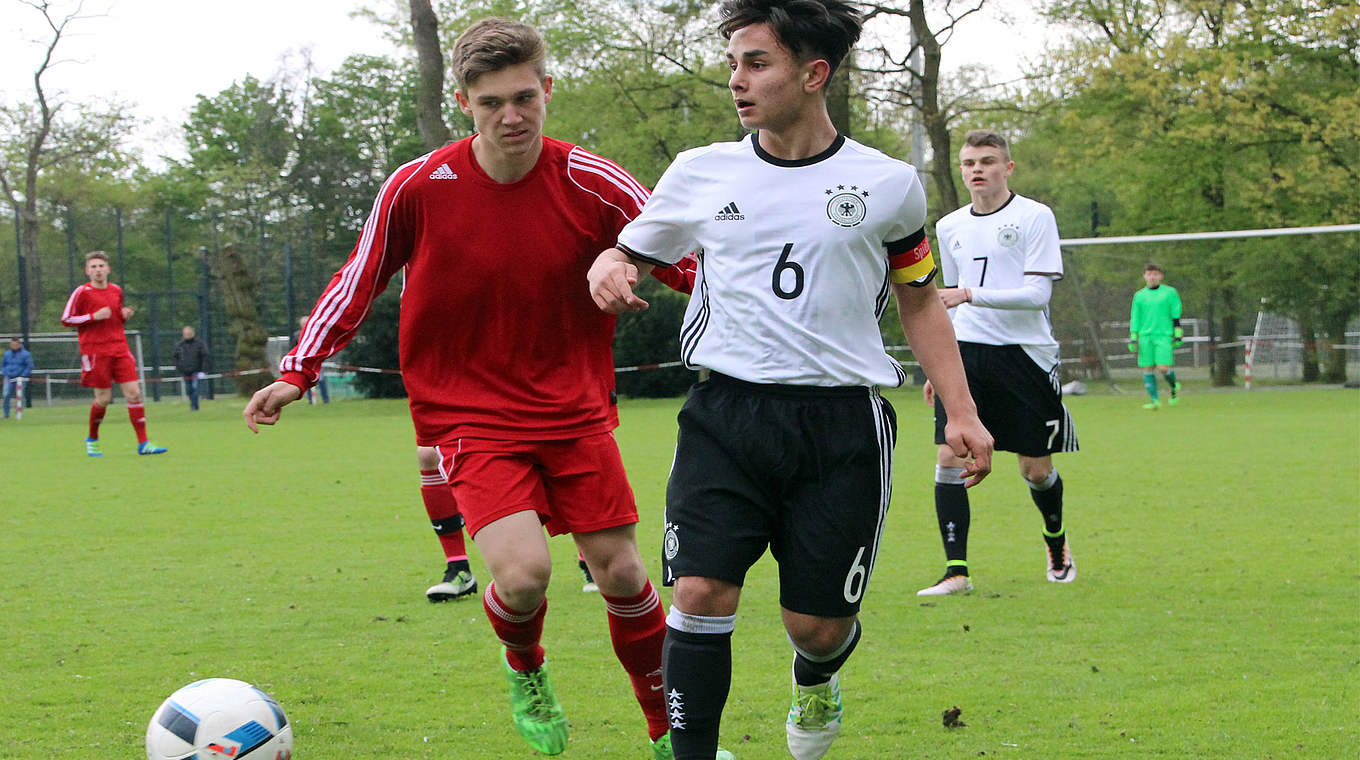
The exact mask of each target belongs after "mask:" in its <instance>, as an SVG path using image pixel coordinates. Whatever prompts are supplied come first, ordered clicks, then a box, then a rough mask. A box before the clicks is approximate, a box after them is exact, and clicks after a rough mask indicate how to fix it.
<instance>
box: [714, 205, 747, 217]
mask: <svg viewBox="0 0 1360 760" xmlns="http://www.w3.org/2000/svg"><path fill="white" fill-rule="evenodd" d="M745 218H746V215H745V214H743V213H741V211H740V210H739V209H738V208H737V204H736V202H735V201H734V202H732V203H729V204H727V205H726V206H724V207H723V209H722V210H721V211H719V212H718V213H717V214H716V215H714V217H713V219H714V221H719V222H739V221H741V220H743V219H745Z"/></svg>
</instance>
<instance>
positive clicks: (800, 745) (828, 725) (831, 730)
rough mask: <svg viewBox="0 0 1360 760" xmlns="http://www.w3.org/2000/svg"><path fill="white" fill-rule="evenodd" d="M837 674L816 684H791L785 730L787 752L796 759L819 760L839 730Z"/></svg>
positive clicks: (839, 688)
mask: <svg viewBox="0 0 1360 760" xmlns="http://www.w3.org/2000/svg"><path fill="white" fill-rule="evenodd" d="M841 712H842V707H841V682H840V675H839V674H837V675H834V676H832V677H831V680H830V681H828V682H826V683H824V684H821V685H819V686H800V685H799V684H798V682H797V681H794V683H793V704H792V705H791V706H790V707H789V717H788V720H786V721H785V722H784V733H785V734H786V735H787V737H788V742H789V754H791V755H793V757H794V759H795V760H818V759H819V758H821V757H822V755H825V754H826V751H827V750H828V749H830V748H831V743H832V742H834V741H835V740H836V735H837V734H839V733H840V731H841Z"/></svg>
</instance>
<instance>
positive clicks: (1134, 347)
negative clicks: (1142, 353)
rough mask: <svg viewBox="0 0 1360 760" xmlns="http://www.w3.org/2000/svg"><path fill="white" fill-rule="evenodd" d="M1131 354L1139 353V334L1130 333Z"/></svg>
mask: <svg viewBox="0 0 1360 760" xmlns="http://www.w3.org/2000/svg"><path fill="white" fill-rule="evenodd" d="M1129 353H1131V354H1136V353H1138V333H1129Z"/></svg>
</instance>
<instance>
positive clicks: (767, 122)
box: [588, 0, 992, 760]
mask: <svg viewBox="0 0 1360 760" xmlns="http://www.w3.org/2000/svg"><path fill="white" fill-rule="evenodd" d="M721 16H722V19H723V21H722V23H721V26H720V27H719V30H720V32H721V33H722V34H723V36H724V37H726V38H727V39H728V40H729V43H728V46H727V62H728V66H729V68H730V69H731V77H730V80H729V84H728V87H729V89H730V90H731V93H732V96H733V99H734V100H735V102H736V108H737V115H738V117H739V119H740V120H741V123H742V126H743V127H746V128H747V129H752V130H755V132H754V134H752V135H748V136H747V137H745V138H744V139H742V140H740V141H737V142H731V143H715V144H713V145H709V146H707V147H704V148H697V149H694V150H689V151H685V152H683V153H681V154H680V155H679V156H678V157H676V159H675V161H674V162H673V163H672V164H671V166H670V167H669V168H668V169H667V170H666V172H665V174H664V175H663V176H662V177H661V180H660V182H658V184H657V187H656V190H655V192H654V193H653V194H652V197H651V199H650V200H649V201H648V202H647V206H646V207H645V208H644V209H643V211H642V213H641V214H640V215H639V216H638V217H637V218H636V219H634V220H633V221H632V222H630V223H629V224H628V225H626V226H625V227H624V229H623V232H621V233H620V234H619V241H618V245H617V247H615V248H611V249H609V250H607V251H605V252H604V253H602V254H601V255H600V257H599V258H598V259H596V262H595V265H594V266H593V267H592V268H591V271H590V274H589V278H588V279H589V282H590V287H591V294H592V295H593V296H594V298H595V302H596V303H597V304H598V305H599V306H600V307H601V308H602V309H604V310H605V311H608V312H611V313H618V312H623V311H636V310H640V309H643V308H646V303H645V302H644V301H642V300H641V299H639V298H638V297H637V296H636V295H635V294H634V293H633V291H632V286H633V284H635V283H636V281H637V277H638V276H639V274H640V273H645V272H646V271H648V270H650V269H651V268H652V267H653V266H667V265H670V264H673V263H675V262H677V261H679V260H680V258H681V257H682V256H683V255H684V254H685V253H686V252H687V251H696V250H697V251H699V252H700V254H699V265H698V275H697V281H696V283H695V286H694V295H693V297H692V299H691V300H690V304H689V307H688V311H687V312H686V314H685V321H684V326H683V328H682V330H681V335H680V345H681V355H682V357H683V359H684V360H685V362H686V364H687V365H688V366H690V367H692V368H696V367H706V368H708V369H709V370H711V373H710V379H709V380H707V381H705V382H702V383H699V384H698V385H696V386H694V387H693V388H692V389H691V390H690V392H689V396H688V398H687V399H686V401H685V404H684V407H683V408H682V409H681V411H680V416H679V426H680V430H679V439H678V442H677V444H676V451H675V460H674V464H673V466H672V470H671V477H670V483H669V486H668V488H667V492H666V531H665V543H664V553H663V557H664V559H663V576H664V577H663V580H664V582H665V583H667V584H668V585H672V584H673V585H674V586H675V593H674V596H673V599H672V606H671V609H670V612H669V615H668V616H667V619H666V625H667V629H666V643H665V649H664V657H663V662H662V674H663V679H664V683H665V689H666V694H667V698H668V700H669V701H670V707H671V742H672V746H673V747H674V749H675V757H676V759H677V760H700V759H702V760H712V758H713V757H714V751H715V748H716V747H717V742H718V733H719V723H720V721H721V717H722V711H723V706H724V704H725V702H726V699H727V692H728V688H729V686H730V683H731V675H732V663H731V658H732V647H731V638H732V633H733V630H734V628H735V621H736V612H737V606H738V602H739V599H740V596H741V589H742V583H743V581H744V580H745V577H746V572H747V570H748V569H749V568H750V567H751V565H752V564H754V563H755V562H756V561H757V560H758V559H759V558H760V557H761V556H762V555H763V554H764V553H765V550H766V547H767V546H768V547H769V549H770V552H771V553H772V554H773V555H774V557H775V559H776V560H777V561H778V563H779V580H780V600H779V601H780V606H781V607H782V617H783V623H784V627H785V629H786V631H787V632H788V635H789V640H790V641H791V642H792V643H793V648H794V656H793V681H794V684H793V704H792V706H791V707H790V710H789V713H788V717H787V720H786V724H785V730H786V734H787V739H788V745H789V750H790V752H791V753H792V755H793V757H795V758H797V760H813V759H815V758H820V757H822V756H823V755H824V754H825V753H826V751H827V749H828V747H829V746H830V745H831V742H832V740H833V739H834V738H835V737H836V734H837V732H838V731H839V729H840V725H841V690H840V679H839V676H838V672H839V671H840V669H841V666H842V665H843V664H844V663H845V661H846V660H847V658H848V657H849V656H850V654H851V652H852V651H853V650H854V648H855V645H856V644H857V643H858V642H859V639H860V625H859V622H858V619H857V615H858V612H859V608H860V603H861V601H862V599H863V596H864V593H865V588H866V587H867V585H868V583H869V580H870V576H871V574H872V572H873V567H874V561H875V559H876V554H877V549H878V539H879V535H880V534H881V531H882V530H883V524H884V518H885V516H886V513H887V509H888V501H889V491H890V485H891V482H892V477H891V464H892V448H893V444H894V442H895V439H896V423H895V416H894V413H893V410H892V407H891V406H889V404H888V402H887V401H886V400H885V399H883V398H882V397H881V396H880V395H879V392H878V388H879V387H880V386H889V387H895V386H898V385H901V384H902V382H903V380H904V379H905V373H904V372H903V370H902V368H901V366H899V365H898V363H897V362H896V361H894V360H893V359H892V357H890V356H889V355H888V354H887V352H886V351H885V350H884V347H883V340H882V337H881V336H880V334H879V329H878V319H879V317H880V316H881V315H882V314H883V312H884V311H885V310H886V309H887V308H888V305H889V302H890V296H892V295H896V297H897V305H898V311H899V314H900V316H901V319H902V324H903V327H904V329H905V330H906V334H907V338H908V339H909V340H910V341H911V345H912V348H913V349H914V350H915V352H916V356H917V357H918V358H919V359H920V361H921V363H922V365H923V366H924V368H925V371H926V373H927V374H928V375H929V376H930V377H932V378H933V379H934V380H935V382H936V384H937V386H938V387H939V388H940V396H941V399H942V402H943V403H944V404H945V405H946V406H948V407H949V411H950V426H949V430H948V431H947V437H948V439H949V441H950V445H951V447H952V448H951V450H952V451H953V452H955V453H957V455H958V456H960V457H961V458H969V459H971V460H972V461H970V462H969V463H968V465H966V466H967V467H968V472H969V473H970V474H971V475H972V477H973V479H974V480H981V479H982V477H983V476H985V475H986V473H987V472H988V471H989V470H990V467H991V450H992V441H991V436H990V435H988V433H987V431H986V430H985V429H984V428H983V427H982V425H981V423H980V422H979V421H978V419H977V413H976V409H975V407H974V405H973V401H972V399H971V398H969V395H968V390H967V383H966V380H965V378H964V375H963V367H962V364H961V363H960V361H959V356H958V349H957V348H956V345H955V342H954V336H953V331H952V330H951V329H950V325H949V318H948V315H947V313H946V312H945V309H944V307H943V306H942V305H941V304H940V300H939V298H938V296H937V295H936V291H935V285H934V276H935V267H934V264H933V262H932V261H931V258H930V248H929V245H928V244H927V242H926V237H925V230H924V224H925V212H926V205H925V202H926V198H925V192H924V190H923V188H922V185H921V180H920V178H919V177H918V175H917V171H916V169H915V168H914V167H912V166H910V165H908V164H906V163H903V162H901V161H898V160H896V159H893V158H890V157H888V156H886V155H884V154H882V153H880V152H878V151H876V150H873V149H870V148H867V147H865V146H863V145H860V144H858V143H856V142H854V141H853V140H850V139H848V138H846V137H844V136H843V135H840V134H838V133H837V131H836V128H835V127H834V126H833V125H832V123H831V119H830V117H829V116H828V115H827V110H826V100H825V85H826V82H827V80H828V79H829V78H830V77H831V75H832V73H833V72H834V71H835V70H836V67H837V66H838V65H839V64H840V62H841V59H842V58H843V57H844V55H845V53H846V51H847V50H848V49H849V48H850V47H851V45H853V44H854V42H855V40H856V39H857V38H858V36H859V32H860V24H861V17H860V14H859V13H858V11H856V10H854V9H853V8H852V7H851V6H850V5H849V4H847V3H843V2H840V1H839V0H797V1H789V2H778V1H773V2H772V1H771V0H727V2H724V3H723V5H722V9H721ZM851 754H853V752H852V753H851Z"/></svg>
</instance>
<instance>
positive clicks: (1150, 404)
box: [1143, 401, 1162, 412]
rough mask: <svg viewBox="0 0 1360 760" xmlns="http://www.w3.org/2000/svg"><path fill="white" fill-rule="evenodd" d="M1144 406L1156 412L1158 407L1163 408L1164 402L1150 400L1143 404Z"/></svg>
mask: <svg viewBox="0 0 1360 760" xmlns="http://www.w3.org/2000/svg"><path fill="white" fill-rule="evenodd" d="M1143 408H1144V409H1148V410H1150V411H1154V412H1155V411H1157V410H1158V409H1161V408H1162V402H1160V401H1149V402H1147V403H1146V404H1143Z"/></svg>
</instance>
